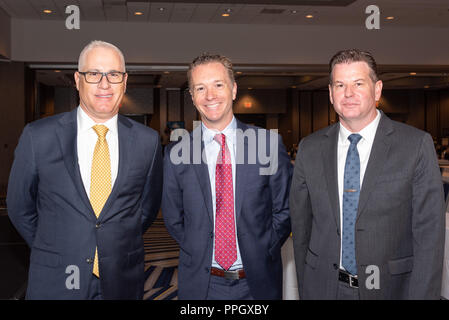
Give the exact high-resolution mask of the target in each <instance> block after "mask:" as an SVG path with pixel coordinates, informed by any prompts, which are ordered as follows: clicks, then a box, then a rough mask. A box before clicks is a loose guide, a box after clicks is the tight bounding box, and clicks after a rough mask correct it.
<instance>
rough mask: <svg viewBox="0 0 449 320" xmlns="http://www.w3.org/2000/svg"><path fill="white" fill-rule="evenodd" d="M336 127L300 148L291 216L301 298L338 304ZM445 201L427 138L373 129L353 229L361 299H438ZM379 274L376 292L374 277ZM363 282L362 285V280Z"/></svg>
mask: <svg viewBox="0 0 449 320" xmlns="http://www.w3.org/2000/svg"><path fill="white" fill-rule="evenodd" d="M338 132H339V124H338V123H337V124H334V125H332V126H330V127H328V128H325V129H322V130H320V131H317V132H315V133H313V134H311V135H310V136H308V137H307V138H305V139H303V140H302V141H301V143H300V145H299V150H298V155H297V158H296V163H295V170H294V174H293V181H292V186H291V193H290V212H291V220H292V231H293V241H294V251H295V259H296V269H297V276H298V286H299V294H300V297H301V298H302V299H336V298H337V286H338V269H339V263H340V242H341V241H340V230H341V226H340V216H339V215H340V209H339V199H338V185H337V183H338V182H337V175H338V174H337V142H338ZM444 224H445V216H444V196H443V188H442V181H441V174H440V172H439V168H438V163H437V159H436V154H435V150H434V147H433V143H432V139H431V137H430V135H429V134H428V133H425V132H423V131H421V130H418V129H416V128H413V127H410V126H408V125H405V124H402V123H399V122H395V121H392V120H390V119H389V118H388V117H387V116H385V114H383V113H382V117H381V120H380V123H379V127H378V129H377V132H376V136H375V139H374V143H373V146H372V150H371V154H370V158H369V161H368V166H367V168H366V173H365V176H364V180H363V185H362V189H361V192H360V200H359V208H358V213H357V221H356V226H355V242H356V244H355V246H356V248H355V249H356V261H357V269H358V276H359V291H360V298H361V299H437V298H439V297H440V290H441V277H442V267H443V249H444V232H445V227H444ZM372 265H374V266H377V267H378V268H379V269H378V270H379V288H378V289H375V288H374V289H369V287H370V286H368V287H367V286H366V283H367V282H368V283H369V284H372V283H374V282H373V279H374V278H373V275H374V273H373V271H372V270H371V269H370V268H368V266H372ZM367 280H368V281H367Z"/></svg>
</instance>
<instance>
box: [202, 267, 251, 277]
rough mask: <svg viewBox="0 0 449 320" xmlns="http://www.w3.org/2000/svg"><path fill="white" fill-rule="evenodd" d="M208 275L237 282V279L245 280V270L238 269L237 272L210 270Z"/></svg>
mask: <svg viewBox="0 0 449 320" xmlns="http://www.w3.org/2000/svg"><path fill="white" fill-rule="evenodd" d="M210 274H211V275H213V276H217V277H223V278H226V279H231V280H238V279H242V278H245V277H246V275H245V270H243V269H239V270H234V271H225V270H223V269H218V268H214V267H212V268H210Z"/></svg>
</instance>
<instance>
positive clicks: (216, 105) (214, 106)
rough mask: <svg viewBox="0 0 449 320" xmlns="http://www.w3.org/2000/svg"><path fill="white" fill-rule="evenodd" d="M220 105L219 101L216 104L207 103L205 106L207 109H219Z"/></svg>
mask: <svg viewBox="0 0 449 320" xmlns="http://www.w3.org/2000/svg"><path fill="white" fill-rule="evenodd" d="M219 105H220V104H219V103H214V104H207V105H206V106H205V107H206V108H207V109H217V108H218V106H219Z"/></svg>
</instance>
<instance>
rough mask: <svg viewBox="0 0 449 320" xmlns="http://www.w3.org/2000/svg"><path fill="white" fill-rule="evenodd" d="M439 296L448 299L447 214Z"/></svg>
mask: <svg viewBox="0 0 449 320" xmlns="http://www.w3.org/2000/svg"><path fill="white" fill-rule="evenodd" d="M441 296H442V297H443V298H445V299H449V212H446V236H445V241H444V264H443V284H442V286H441Z"/></svg>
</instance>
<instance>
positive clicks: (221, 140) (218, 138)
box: [214, 133, 226, 146]
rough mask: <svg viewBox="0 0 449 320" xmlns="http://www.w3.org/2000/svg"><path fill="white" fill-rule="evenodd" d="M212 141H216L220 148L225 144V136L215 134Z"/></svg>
mask: <svg viewBox="0 0 449 320" xmlns="http://www.w3.org/2000/svg"><path fill="white" fill-rule="evenodd" d="M214 140H215V141H217V142H218V144H219V145H220V146H223V145H225V143H226V136H225V135H224V134H223V133H217V134H216V135H215V136H214Z"/></svg>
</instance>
